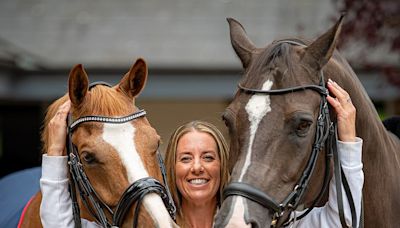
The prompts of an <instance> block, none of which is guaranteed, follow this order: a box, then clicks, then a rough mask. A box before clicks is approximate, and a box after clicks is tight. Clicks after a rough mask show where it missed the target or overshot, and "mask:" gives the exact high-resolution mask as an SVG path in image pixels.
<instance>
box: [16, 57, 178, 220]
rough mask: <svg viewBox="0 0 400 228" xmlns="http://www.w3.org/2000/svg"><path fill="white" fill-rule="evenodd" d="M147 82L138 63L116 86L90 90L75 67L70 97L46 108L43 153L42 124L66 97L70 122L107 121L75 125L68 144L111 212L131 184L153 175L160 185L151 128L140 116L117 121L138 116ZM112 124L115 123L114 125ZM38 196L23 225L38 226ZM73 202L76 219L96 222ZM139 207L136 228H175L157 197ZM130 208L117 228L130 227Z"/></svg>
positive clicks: (148, 197) (142, 64)
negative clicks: (138, 98) (140, 96)
mask: <svg viewBox="0 0 400 228" xmlns="http://www.w3.org/2000/svg"><path fill="white" fill-rule="evenodd" d="M146 79H147V65H146V62H145V61H144V60H143V59H138V60H137V61H136V63H135V64H134V65H133V66H132V68H131V69H130V71H129V72H128V73H127V74H126V75H125V76H124V77H123V78H122V80H121V81H120V83H119V84H117V85H116V86H114V87H107V86H104V85H97V86H95V87H93V88H91V89H89V83H88V76H87V74H86V72H85V71H84V69H83V67H82V65H77V66H75V67H74V68H73V69H72V70H71V73H70V75H69V93H67V94H66V95H65V96H63V97H62V98H60V99H59V100H57V101H55V102H54V103H53V104H52V105H51V106H50V107H49V110H48V112H47V115H46V118H45V122H44V126H45V127H44V131H43V134H42V141H43V143H44V148H43V149H44V151H47V148H48V143H49V142H48V140H49V136H48V134H49V132H48V127H47V125H48V123H49V121H50V119H51V118H52V117H53V116H54V115H55V113H56V111H57V108H58V107H59V106H60V105H61V104H63V103H64V102H65V101H66V100H67V99H68V98H69V99H70V100H71V102H72V107H71V113H72V118H73V119H74V120H76V119H79V118H81V117H83V116H104V117H111V119H107V118H105V119H106V120H105V121H103V120H104V119H103V120H91V121H88V122H82V123H80V124H79V126H77V127H76V128H75V130H74V131H73V134H72V137H71V140H72V143H73V144H74V145H75V146H76V148H77V157H79V158H80V162H81V163H82V165H83V170H84V171H85V173H86V175H87V177H88V178H89V180H90V183H91V185H92V186H93V188H94V190H95V191H96V192H97V195H98V198H99V199H100V200H101V201H102V202H104V203H105V204H106V205H107V206H108V207H109V208H110V209H111V210H112V211H113V212H114V213H115V211H116V209H117V208H118V207H117V206H118V205H119V200H120V199H121V196H122V194H123V193H124V192H125V191H126V189H127V188H128V187H129V186H131V184H132V183H134V182H136V181H137V180H139V179H142V178H147V177H154V178H156V179H158V180H159V181H160V182H162V176H161V172H160V169H159V164H158V157H157V153H156V152H157V149H158V144H159V140H160V138H159V136H158V134H157V132H156V130H155V129H154V128H153V127H152V126H151V125H150V123H149V122H148V121H147V119H146V117H145V116H143V115H140V117H139V118H126V119H122V118H120V117H126V116H132V115H131V114H132V113H138V108H137V107H136V106H135V97H136V96H137V95H138V94H139V93H140V92H141V91H142V89H143V88H144V85H145V82H146ZM139 113H143V112H139ZM116 120H118V121H120V123H116V122H115V121H116ZM65 168H66V169H67V167H65ZM78 195H79V194H78ZM94 197H97V196H94ZM41 198H42V196H41V194H40V193H38V194H37V195H36V196H35V197H34V198H33V201H32V202H31V204H30V206H29V207H28V209H27V211H26V213H25V217H24V220H23V222H22V227H42V225H41V221H40V217H39V206H40V202H41ZM78 202H79V204H80V217H82V218H85V219H87V220H89V221H95V218H94V217H93V215H92V214H91V213H89V211H88V209H87V208H86V207H85V206H84V205H83V204H82V199H81V198H80V199H78ZM140 205H141V209H140V212H139V216H138V227H153V226H154V227H174V226H175V224H174V222H173V220H172V219H171V217H170V215H169V213H168V211H167V209H166V207H165V206H164V203H163V201H162V199H161V198H160V196H159V195H158V194H156V193H149V194H147V195H146V196H144V198H143V200H142V202H141V204H140ZM133 208H134V207H132V208H131V209H129V207H128V209H127V210H128V214H127V216H125V219H124V220H123V221H122V225H120V227H132V226H133V225H132V224H133V218H134V210H133ZM103 210H104V213H105V215H106V217H107V218H108V219H109V220H111V215H110V213H109V212H107V211H106V209H104V207H103ZM122 219H123V218H122ZM79 220H80V219H79Z"/></svg>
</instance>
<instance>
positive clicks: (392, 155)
mask: <svg viewBox="0 0 400 228" xmlns="http://www.w3.org/2000/svg"><path fill="white" fill-rule="evenodd" d="M228 22H229V25H230V35H231V42H232V46H233V48H234V50H235V52H236V54H237V55H238V57H239V58H240V60H241V62H242V64H243V68H244V76H243V78H242V80H241V82H240V84H239V86H240V89H239V90H238V91H237V93H236V95H235V97H234V98H233V101H232V102H231V103H230V105H229V106H228V107H227V109H226V111H225V113H224V115H223V117H224V119H225V122H226V124H227V126H228V128H229V131H230V136H231V145H230V157H231V158H233V160H232V161H231V164H232V167H231V168H232V169H233V170H232V175H231V183H233V182H235V183H238V182H239V185H238V186H240V184H241V183H244V184H246V186H247V187H243V188H242V189H244V188H247V189H245V191H246V194H242V193H243V192H239V193H238V192H233V193H232V191H231V193H232V194H230V195H228V196H226V199H225V200H224V202H223V204H222V206H221V209H220V210H219V212H218V214H217V217H216V223H215V225H216V227H225V226H226V227H232V226H230V225H233V226H234V225H235V224H238V223H241V224H242V227H245V226H246V227H270V225H271V224H274V223H271V222H272V221H273V219H272V217H273V216H274V212H275V211H276V210H275V209H274V208H273V206H274V205H276V204H274V205H273V206H272V207H269V206H270V205H272V204H271V203H270V204H269V205H267V206H265V205H266V204H264V205H263V204H262V203H260V202H258V201H257V200H254V199H256V198H257V197H255V198H253V199H252V198H251V197H248V196H249V195H251V194H252V193H254V192H257V193H258V194H259V195H267V196H269V197H270V198H272V199H273V200H274V201H273V202H278V205H277V207H278V209H279V207H280V206H281V205H284V202H285V201H283V200H284V199H288V197H289V196H290V194H291V192H293V191H296V188H295V186H296V185H297V184H298V182H299V180H300V178H301V177H302V173H303V171H304V170H306V164H307V162H308V161H309V160H311V151H312V150H313V149H312V147H313V146H312V145H313V142H314V139H315V138H317V136H316V135H317V125H318V122H319V121H317V118H318V115H319V111H320V109H321V108H320V105H321V101H322V99H323V98H324V97H323V96H321V94H319V93H318V92H323V90H324V87H323V85H325V83H326V82H327V80H328V79H329V78H331V79H332V80H334V81H336V82H337V83H338V84H339V85H340V86H341V87H342V88H344V89H345V90H346V91H347V92H348V93H349V94H350V96H351V99H352V102H353V104H354V106H355V107H356V109H357V117H356V131H357V135H358V136H359V137H360V138H362V139H363V151H362V161H363V171H364V174H365V175H364V176H365V182H364V187H363V204H364V205H363V210H364V216H362V217H363V220H364V226H365V227H397V226H398V225H397V224H398V223H399V221H398V216H399V214H400V194H399V193H400V178H399V173H400V140H399V139H398V138H397V137H396V136H395V135H394V134H392V133H390V132H388V131H387V130H386V129H385V127H384V125H383V124H382V122H381V121H380V119H379V117H378V114H377V111H376V110H375V107H374V105H373V103H372V102H371V100H370V98H369V97H368V95H367V93H366V91H365V89H364V88H363V86H362V85H361V83H360V81H359V79H358V78H357V76H356V74H355V73H354V72H353V70H352V68H351V67H350V65H349V64H348V63H347V61H346V60H345V59H344V58H343V57H342V56H341V55H340V54H339V53H338V52H337V51H336V50H335V48H336V42H337V39H338V36H339V33H340V27H341V23H342V19H341V20H339V21H338V23H336V25H335V26H334V27H332V28H331V29H330V30H328V31H327V32H326V33H324V34H323V35H322V36H320V37H318V38H317V39H316V40H315V41H313V42H309V41H305V40H302V39H285V40H278V41H274V42H272V43H271V44H269V45H268V46H266V47H264V48H258V47H256V46H255V45H254V44H253V43H252V42H251V41H250V39H249V38H248V37H247V35H246V32H245V30H244V28H243V27H242V25H241V24H240V23H239V22H237V21H235V20H233V19H228ZM322 74H323V75H324V77H322V76H321V75H322ZM321 78H323V79H324V80H321ZM320 80H321V81H320ZM321 84H322V86H321ZM310 85H311V86H310ZM296 87H302V88H300V89H294V88H296ZM306 87H307V89H306ZM246 88H247V89H246ZM248 88H251V89H248ZM321 88H322V89H321ZM256 90H258V92H257V91H256ZM289 90H290V91H289ZM318 90H320V91H318ZM270 91H274V92H270ZM316 91H317V92H316ZM325 96H326V95H325ZM328 116H329V115H328ZM332 116H333V115H331V118H332ZM332 145H333V144H332ZM317 150H318V151H319V149H317ZM325 153H326V150H325V148H323V150H322V151H320V155H319V156H318V157H317V159H316V166H315V169H314V172H312V173H311V174H310V176H311V179H310V180H309V182H308V185H307V187H306V188H305V193H304V195H303V197H301V199H300V201H299V202H298V205H304V206H305V207H308V206H310V205H312V204H313V202H314V200H315V198H316V196H317V195H318V193H319V192H320V191H321V189H322V186H323V182H324V180H323V179H324V173H325V170H330V168H328V167H327V166H329V164H330V163H329V162H328V163H325V162H326V161H325V160H324V159H325V157H324V156H325ZM328 176H329V175H328ZM249 186H250V187H249ZM227 188H229V185H228V187H227ZM238 189H239V188H237V187H235V189H234V190H238ZM255 189H257V190H255ZM253 190H254V191H253ZM252 191H253V192H252ZM260 192H262V193H260ZM343 197H345V196H343ZM264 198H265V197H264ZM239 199H240V202H242V203H237V202H239ZM257 199H258V198H257ZM321 199H323V200H321V201H320V202H319V204H318V205H319V206H323V205H324V204H325V202H326V199H327V198H326V195H325V198H324V197H322V198H321ZM269 202H272V201H271V200H270V201H269ZM280 202H282V203H281V204H280V205H279V203H280ZM267 204H268V203H267ZM360 204H361V203H360ZM275 208H276V207H275ZM285 209H288V211H285V213H283V217H281V218H282V219H281V220H278V222H277V223H276V224H275V225H276V227H280V226H283V223H284V222H285V220H286V219H287V218H288V216H289V214H291V213H292V212H293V210H295V208H293V207H292V208H290V205H289V206H288V208H285ZM300 209H301V208H300ZM233 214H234V215H233ZM278 216H282V214H280V215H278ZM357 216H360V215H357ZM238 220H240V221H238ZM235 222H236V223H235Z"/></svg>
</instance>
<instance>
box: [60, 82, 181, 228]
mask: <svg viewBox="0 0 400 228" xmlns="http://www.w3.org/2000/svg"><path fill="white" fill-rule="evenodd" d="M96 85H106V86H109V85H108V84H107V83H104V82H96V83H94V84H91V85H90V86H89V89H91V88H92V87H94V86H96ZM145 115H146V111H144V110H139V111H137V112H134V113H132V114H130V115H128V116H124V117H107V116H84V117H81V118H79V119H77V120H75V121H72V115H71V113H69V114H68V136H67V150H68V164H69V170H70V178H69V187H70V189H69V190H70V193H71V199H72V205H73V207H72V209H73V216H74V222H75V227H77V228H80V227H82V224H81V218H80V208H79V205H78V200H77V192H78V193H79V195H80V198H81V200H82V202H83V203H84V205H85V207H86V208H87V209H88V211H89V213H90V214H91V215H92V216H93V217H94V218H95V219H96V221H97V222H98V223H99V224H100V225H102V226H103V227H113V228H114V227H120V226H121V225H122V222H123V219H124V218H125V216H126V213H127V212H128V210H129V209H130V207H131V206H132V205H133V204H134V203H136V208H135V212H134V220H133V221H134V222H133V227H137V225H138V217H139V211H140V205H141V202H142V200H143V198H144V197H145V196H146V195H147V194H148V193H156V194H158V195H159V196H160V197H161V199H162V201H163V203H164V205H165V206H166V208H167V211H168V213H169V214H170V216H171V218H172V219H173V220H174V221H175V214H176V207H175V204H174V201H173V200H172V196H171V193H170V190H169V188H168V185H167V184H166V183H167V178H166V172H165V165H164V162H163V159H162V156H161V154H160V153H159V152H158V151H157V158H158V164H159V167H160V170H161V174H162V178H163V182H164V183H165V185H166V187H164V185H163V184H161V183H160V182H159V181H158V180H156V179H154V178H152V177H146V178H142V179H139V180H137V181H135V182H133V183H132V184H131V185H130V186H129V187H128V188H127V189H126V190H125V192H124V193H123V194H122V196H121V198H120V200H119V202H118V205H117V207H116V210H115V211H112V210H111V208H110V207H109V206H108V205H107V204H105V203H104V202H103V201H102V200H101V198H100V197H99V195H98V194H97V192H96V191H95V189H94V188H93V186H92V185H91V183H90V181H89V179H88V177H87V176H86V174H85V171H84V170H83V165H82V163H81V161H80V158H79V154H78V150H77V147H76V146H75V145H74V144H73V143H72V133H73V131H74V130H75V129H76V128H77V127H78V126H79V125H80V124H82V123H85V122H98V123H111V124H121V123H127V122H129V121H133V120H135V119H138V118H140V117H144V116H145ZM107 214H108V215H109V216H110V217H112V220H111V221H109V220H108V217H107Z"/></svg>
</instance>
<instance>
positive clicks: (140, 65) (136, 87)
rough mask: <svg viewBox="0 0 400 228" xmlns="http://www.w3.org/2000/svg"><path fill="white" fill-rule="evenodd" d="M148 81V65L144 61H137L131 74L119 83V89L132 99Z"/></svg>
mask: <svg viewBox="0 0 400 228" xmlns="http://www.w3.org/2000/svg"><path fill="white" fill-rule="evenodd" d="M146 80H147V64H146V62H145V61H144V60H143V59H142V58H139V59H137V60H136V62H135V64H133V66H132V67H131V69H130V70H129V72H128V73H127V74H126V75H125V76H124V77H123V78H122V80H121V82H120V83H119V89H120V90H122V91H123V93H125V94H126V95H128V96H129V97H130V98H134V97H136V96H137V95H138V94H139V93H140V92H141V91H142V89H143V88H144V86H145V84H146Z"/></svg>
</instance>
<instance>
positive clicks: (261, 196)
mask: <svg viewBox="0 0 400 228" xmlns="http://www.w3.org/2000/svg"><path fill="white" fill-rule="evenodd" d="M276 43H289V44H292V45H300V46H303V47H305V45H304V44H302V43H299V42H296V41H292V40H280V41H277V42H276ZM319 76H320V82H319V85H302V86H295V87H290V88H283V89H274V90H258V89H252V88H247V87H245V86H243V85H241V84H238V87H239V89H240V90H241V91H244V92H246V93H251V94H265V95H282V94H286V93H294V92H298V91H305V90H312V91H315V92H317V93H319V94H320V95H321V102H320V109H319V115H318V119H317V129H316V134H315V140H314V143H313V146H312V151H311V155H310V158H309V160H308V162H307V165H306V167H305V169H304V171H303V173H302V175H301V177H300V179H299V180H298V182H297V184H296V185H295V187H294V189H293V190H292V192H290V193H289V195H288V196H287V197H286V198H285V199H284V200H283V201H282V202H280V203H278V202H277V201H276V200H274V199H273V198H272V197H271V196H269V195H268V194H266V193H265V192H263V191H262V190H260V189H258V188H256V187H254V186H251V185H249V184H247V183H244V182H232V183H230V184H229V185H228V186H227V187H226V188H225V190H224V192H223V196H224V199H226V198H227V197H228V196H235V195H238V196H242V197H245V198H247V199H249V200H251V201H254V202H256V203H258V204H260V205H262V206H264V207H265V208H268V209H269V210H270V211H272V212H273V217H272V222H271V227H276V226H277V224H279V223H284V224H283V225H289V224H290V223H292V222H294V221H296V220H299V219H302V218H304V216H306V215H307V214H308V213H309V212H310V211H311V210H312V209H313V208H314V207H315V205H316V204H317V203H318V202H319V201H320V200H321V198H322V196H323V193H324V192H325V191H326V189H327V186H328V183H329V177H330V161H331V158H332V157H333V159H334V174H335V180H336V191H337V201H338V208H339V217H340V222H341V224H342V227H348V226H347V224H346V222H345V218H344V209H343V196H342V195H343V194H342V188H341V186H342V184H343V187H344V189H345V192H346V195H347V198H348V201H349V205H350V210H351V214H352V227H357V226H356V224H357V218H356V212H355V207H354V201H353V197H352V195H351V192H350V188H349V185H348V183H347V180H346V177H345V175H344V173H343V171H342V169H341V165H340V160H339V155H338V152H337V145H336V144H337V126H336V123H335V122H333V121H331V119H330V115H329V106H328V102H327V99H326V97H327V95H328V94H329V92H328V90H327V89H326V88H325V80H324V75H323V71H322V70H320V71H319ZM324 147H325V149H326V155H325V163H326V166H325V175H324V181H323V185H322V186H323V187H322V189H321V191H320V193H319V194H318V196H317V197H316V199H315V200H314V201H313V203H312V204H311V207H309V208H308V209H307V210H306V211H305V212H304V213H303V214H301V215H300V216H298V217H297V218H296V213H294V217H293V218H292V219H290V220H289V221H286V222H285V221H280V220H281V219H282V218H283V215H285V214H290V213H291V212H292V211H293V210H295V209H296V208H297V207H298V206H299V204H300V201H301V199H302V198H303V196H304V194H305V192H306V189H307V186H308V184H309V181H310V179H311V176H312V174H313V172H314V168H315V166H316V163H317V158H318V156H319V154H320V151H321V150H322V149H323V148H324Z"/></svg>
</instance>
